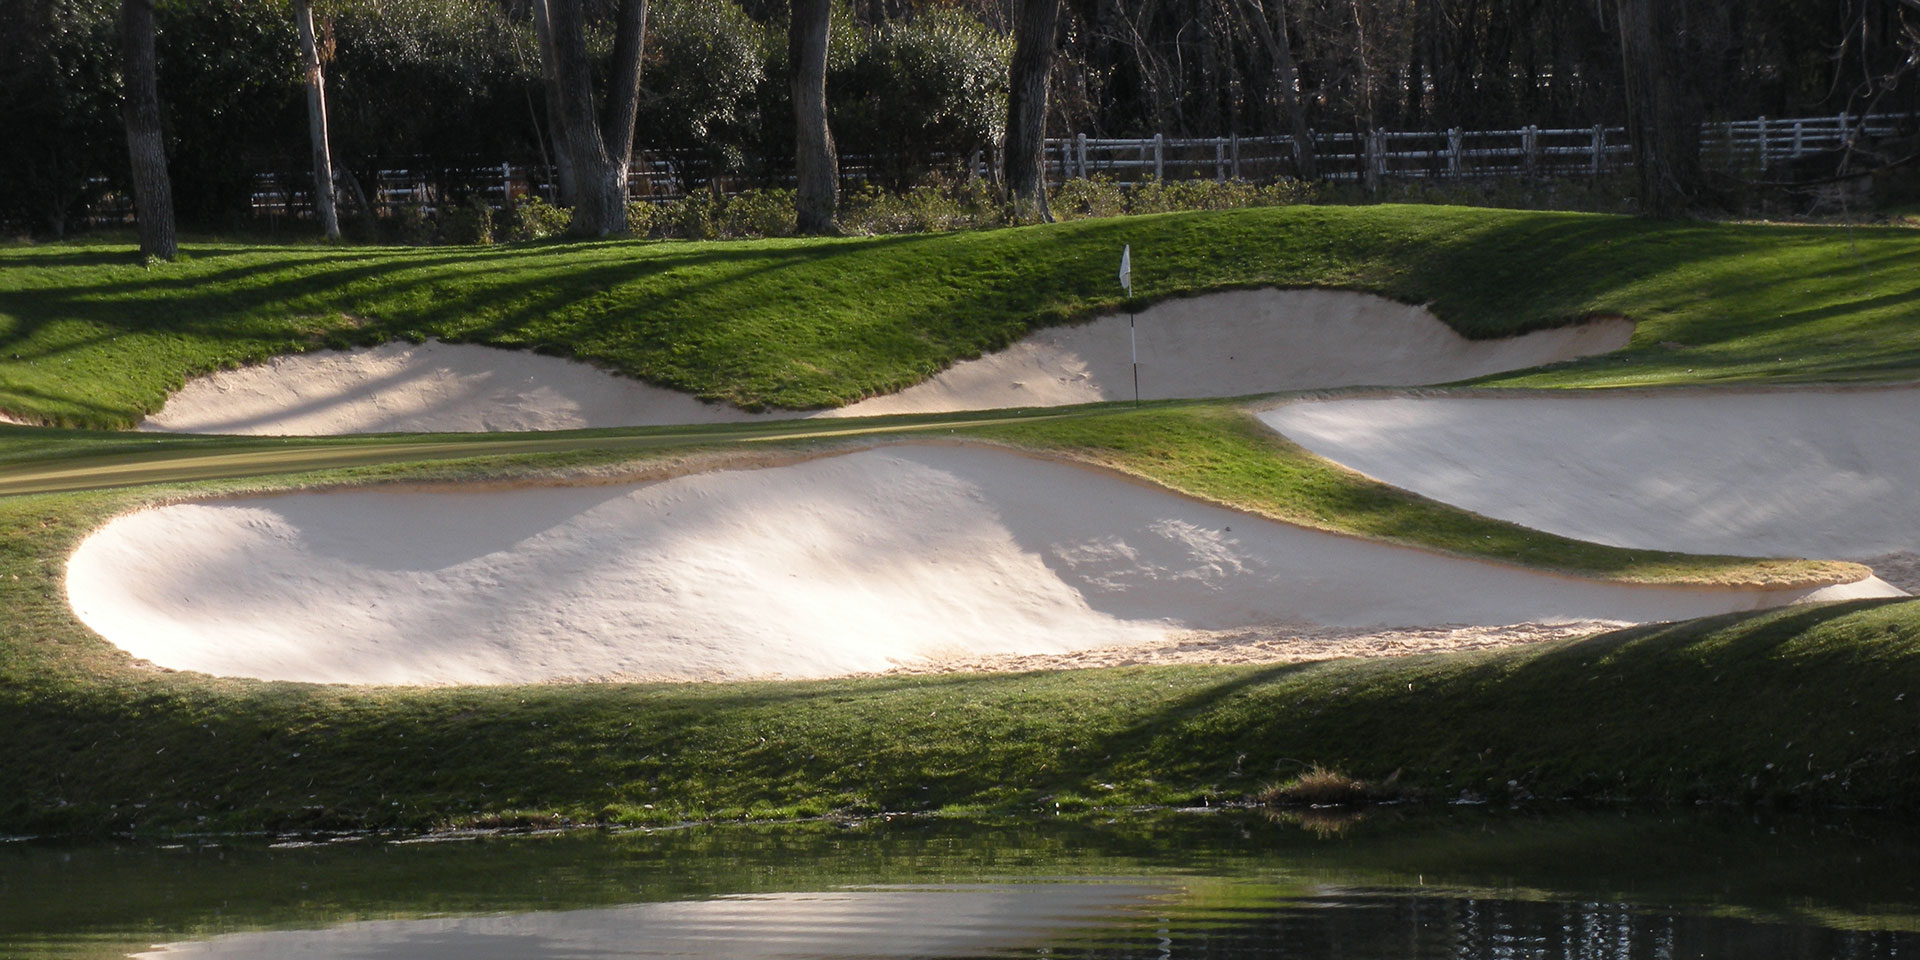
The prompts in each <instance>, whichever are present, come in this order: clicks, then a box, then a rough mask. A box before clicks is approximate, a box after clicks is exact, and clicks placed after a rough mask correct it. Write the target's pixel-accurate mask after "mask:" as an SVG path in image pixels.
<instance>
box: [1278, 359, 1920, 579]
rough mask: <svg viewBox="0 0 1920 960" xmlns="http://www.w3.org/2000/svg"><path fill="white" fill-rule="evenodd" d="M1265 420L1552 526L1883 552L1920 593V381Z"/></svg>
mask: <svg viewBox="0 0 1920 960" xmlns="http://www.w3.org/2000/svg"><path fill="white" fill-rule="evenodd" d="M1261 418H1262V419H1263V420H1265V421H1266V422H1267V423H1268V424H1269V425H1271V426H1272V427H1273V428H1274V429H1276V430H1278V431H1280V432H1281V433H1282V434H1285V435H1286V436H1287V437H1289V438H1291V439H1292V440H1294V441H1295V442H1297V443H1299V444H1301V445H1302V446H1304V447H1306V448H1307V449H1309V450H1312V451H1313V452H1315V453H1318V454H1320V455H1321V456H1324V457H1327V458H1329V459H1331V460H1335V461H1338V462H1340V463H1342V464H1345V465H1347V466H1349V467H1352V468H1353V469H1355V470H1358V471H1360V472H1362V473H1365V474H1367V475H1369V476H1372V477H1375V478H1377V479H1379V480H1382V481H1384V482H1386V483H1390V484H1393V485H1394V486H1397V487H1403V488H1405V489H1408V490H1412V491H1414V492H1416V493H1420V494H1423V495H1425V496H1428V497H1431V498H1433V499H1435V500H1442V501H1445V502H1447V503H1452V504H1456V505H1459V506H1461V507H1465V508H1466V509H1468V510H1472V511H1474V512H1476V513H1481V514H1484V515H1486V516H1490V517H1498V518H1500V519H1502V520H1510V521H1513V522H1514V523H1519V524H1523V525H1525V526H1529V527H1533V528H1535V529H1538V530H1546V531H1549V532H1552V533H1557V534H1562V535H1564V536H1569V537H1575V538H1578V539H1581V540H1589V541H1593V542H1597V543H1607V544H1614V545H1617V546H1624V547H1643V548H1650V549H1660V550H1679V551H1685V552H1689V553H1730V554H1740V555H1754V556H1805V557H1817V558H1822V559H1845V560H1861V561H1866V562H1873V561H1876V560H1877V561H1880V562H1881V563H1882V567H1883V568H1884V569H1885V571H1886V572H1888V573H1893V574H1895V575H1897V576H1899V577H1900V578H1901V579H1902V580H1905V581H1906V582H1908V583H1910V584H1913V585H1915V586H1920V583H1916V582H1915V581H1914V580H1912V579H1908V578H1909V577H1912V576H1914V574H1915V570H1914V569H1913V564H1912V563H1911V562H1910V561H1911V557H1912V555H1913V554H1915V553H1920V389H1916V388H1912V387H1901V388H1882V389H1849V390H1833V391H1814V390H1800V389H1796V390H1780V391H1772V392H1725V391H1715V392H1704V391H1674V392H1638V393H1633V394H1611V393H1597V394H1581V395H1559V396H1540V395H1537V394H1531V395H1525V396H1515V397H1428V398H1414V397H1396V398H1384V399H1347V400H1329V401H1322V402H1311V401H1308V402H1298V403H1290V404H1287V405H1285V406H1281V407H1278V408H1275V409H1272V410H1269V411H1266V412H1264V413H1262V414H1261ZM1903 557H1905V558H1906V561H1904V562H1903V560H1902V558H1903ZM1903 563H1904V565H1903ZM1877 569H1881V568H1877Z"/></svg>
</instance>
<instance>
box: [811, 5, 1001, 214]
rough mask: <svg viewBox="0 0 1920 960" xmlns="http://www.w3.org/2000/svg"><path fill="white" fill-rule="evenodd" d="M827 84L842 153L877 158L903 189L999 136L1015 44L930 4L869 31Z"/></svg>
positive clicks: (885, 176)
mask: <svg viewBox="0 0 1920 960" xmlns="http://www.w3.org/2000/svg"><path fill="white" fill-rule="evenodd" d="M865 39H866V42H865V43H864V44H863V45H861V46H859V47H858V49H857V54H856V56H855V57H854V58H853V59H852V62H851V63H849V64H848V65H847V66H846V68H845V69H843V70H837V71H836V72H835V74H834V75H833V77H831V78H830V79H829V80H828V82H827V90H828V94H827V95H828V97H829V98H830V99H831V100H832V110H833V114H832V120H833V125H834V135H835V137H836V138H837V139H839V140H840V142H841V144H842V146H843V148H844V149H846V150H848V151H849V152H853V153H866V154H872V155H873V156H875V157H876V158H884V163H886V164H887V168H886V169H885V170H884V171H882V175H883V179H884V180H885V181H886V182H887V183H889V184H890V185H892V186H895V187H900V186H905V185H907V184H909V183H911V182H913V180H914V178H915V177H916V175H917V174H919V173H920V172H921V171H925V170H929V169H934V168H937V167H940V166H942V165H943V164H944V165H945V166H948V167H952V166H954V165H955V164H956V163H958V162H959V161H961V160H963V159H965V158H966V157H967V156H968V155H969V154H971V153H972V152H973V151H975V150H983V149H986V148H987V147H989V145H991V144H992V143H994V142H996V141H997V140H999V139H1000V136H1001V130H1002V128H1003V127H1004V126H1005V123H1006V113H1007V108H1006V97H1007V94H1006V78H1007V63H1008V61H1009V59H1010V58H1011V56H1012V46H1011V44H1010V43H1008V39H1007V38H1006V37H1003V36H1000V35H997V34H995V33H994V32H993V31H992V30H989V29H987V28H986V27H985V26H984V25H982V24H981V22H980V21H979V20H978V19H977V18H975V17H973V16H971V15H969V14H968V13H966V12H964V11H963V10H961V9H958V8H951V9H949V8H942V7H937V6H935V7H928V8H925V9H923V10H922V12H921V13H920V14H919V15H918V16H915V17H913V18H912V19H910V20H893V21H888V22H887V23H885V24H883V25H881V26H879V27H876V28H874V29H872V30H870V31H869V32H868V33H867V36H866V38H865Z"/></svg>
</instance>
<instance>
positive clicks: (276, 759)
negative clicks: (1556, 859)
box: [0, 406, 1920, 832]
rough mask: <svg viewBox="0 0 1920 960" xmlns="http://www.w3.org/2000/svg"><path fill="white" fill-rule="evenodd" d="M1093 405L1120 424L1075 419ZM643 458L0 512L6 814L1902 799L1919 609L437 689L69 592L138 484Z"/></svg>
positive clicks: (1871, 607)
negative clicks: (297, 661)
mask: <svg viewBox="0 0 1920 960" xmlns="http://www.w3.org/2000/svg"><path fill="white" fill-rule="evenodd" d="M1223 416H1225V414H1223V413H1222V412H1221V411H1220V409H1219V408H1216V407H1210V406H1197V407H1194V408H1192V409H1190V410H1186V411H1185V412H1183V408H1177V407H1169V408H1167V409H1164V410H1159V411H1155V410H1151V409H1149V410H1146V411H1141V412H1140V413H1138V414H1126V415H1122V416H1110V417H1106V418H1092V417H1090V418H1088V421H1089V423H1088V424H1084V425H1081V426H1078V427H1075V428H1073V429H1072V430H1070V431H1069V430H1067V429H1066V428H1065V427H1064V426H1062V427H1060V429H1061V430H1062V431H1063V433H1064V434H1065V436H1066V437H1068V438H1071V439H1073V440H1074V441H1075V442H1076V443H1078V444H1080V445H1081V447H1082V448H1083V452H1085V451H1097V450H1100V449H1102V445H1104V447H1105V448H1106V449H1107V453H1106V454H1104V455H1105V456H1107V457H1109V458H1114V457H1119V456H1120V455H1119V454H1115V453H1113V452H1112V451H1113V450H1114V449H1118V448H1120V447H1121V446H1122V440H1121V439H1120V438H1124V437H1127V436H1134V435H1138V434H1140V433H1142V432H1143V431H1142V430H1141V427H1142V426H1143V424H1142V423H1141V422H1140V421H1138V420H1133V419H1130V418H1131V417H1149V418H1163V419H1159V420H1155V421H1154V422H1153V423H1151V424H1147V425H1149V426H1152V427H1153V429H1152V431H1151V432H1152V433H1154V434H1159V435H1164V436H1166V437H1169V438H1171V439H1169V440H1168V441H1167V442H1168V444H1169V446H1168V447H1167V448H1165V449H1163V450H1162V451H1161V453H1160V454H1159V455H1160V456H1162V457H1163V458H1166V459H1167V460H1168V461H1169V463H1170V465H1166V464H1163V465H1162V466H1163V467H1164V468H1165V469H1168V470H1179V471H1185V472H1186V473H1187V479H1186V481H1185V482H1188V483H1191V484H1194V485H1196V486H1205V485H1207V484H1210V483H1211V484H1216V485H1220V486H1222V487H1225V486H1228V485H1230V482H1231V481H1232V479H1233V477H1234V476H1235V475H1236V470H1237V468H1236V467H1235V466H1234V464H1233V455H1232V451H1231V449H1228V450H1226V452H1225V453H1221V452H1219V451H1218V450H1216V451H1215V454H1214V455H1213V459H1216V460H1219V461H1220V462H1221V465H1218V466H1213V467H1210V466H1208V465H1206V464H1202V463H1197V462H1193V461H1195V460H1198V459H1205V458H1203V457H1201V456H1200V455H1201V454H1202V453H1204V452H1205V451H1206V449H1208V448H1207V447H1206V445H1205V444H1201V445H1200V446H1197V447H1191V448H1186V449H1184V451H1183V448H1182V447H1181V445H1182V444H1199V443H1200V441H1198V440H1196V439H1194V438H1195V437H1204V436H1206V435H1208V431H1210V430H1211V431H1215V432H1219V431H1220V430H1221V427H1220V424H1219V422H1218V418H1220V417H1223ZM1182 417H1185V418H1188V421H1189V422H1188V423H1187V425H1186V426H1184V427H1183V425H1182V424H1183V421H1182V419H1181V418H1182ZM1103 419H1104V420H1106V421H1109V422H1108V424H1107V426H1106V427H1105V428H1099V427H1096V426H1094V425H1093V424H1094V423H1095V422H1096V421H1099V420H1103ZM1070 422H1072V421H1057V423H1061V424H1065V423H1070ZM1049 423H1054V421H1049ZM1231 424H1232V422H1231V421H1228V424H1227V425H1228V427H1231ZM992 429H1005V430H1013V431H1014V432H1018V431H1019V430H1026V431H1028V433H1029V435H1028V436H1026V437H1025V438H1023V439H1024V442H1026V443H1028V444H1034V443H1037V442H1038V436H1039V435H1040V434H1042V433H1043V432H1044V430H1045V427H1044V424H1043V423H1032V424H1025V425H1020V426H1019V427H1018V428H1000V427H995V428H992ZM1183 432H1184V433H1185V434H1187V436H1185V437H1182V434H1183ZM941 433H942V435H946V432H945V431H944V430H943V431H941ZM1223 435H1226V436H1231V431H1230V430H1228V431H1227V432H1225V433H1224V434H1223ZM1055 439H1056V440H1061V439H1063V438H1058V437H1057V438H1055ZM817 442H820V443H832V444H840V443H845V442H847V441H846V440H844V439H838V438H834V439H828V440H822V441H817ZM726 449H730V448H716V447H714V446H712V445H707V446H699V447H693V448H681V449H679V450H677V451H668V452H663V453H659V454H656V456H659V457H674V456H685V457H698V456H705V455H724V451H725V450H726ZM755 449H768V450H770V451H772V452H777V451H778V450H779V449H780V448H778V447H773V448H768V447H764V446H756V447H755ZM716 450H721V451H722V453H721V454H715V451H716ZM1169 451H1171V452H1169ZM633 456H634V454H633V453H632V452H631V451H619V450H611V451H610V450H604V449H600V450H596V449H590V448H589V449H581V450H577V451H572V452H570V453H565V454H555V453H552V452H544V453H539V454H527V455H500V454H493V455H490V456H488V457H485V458H478V459H467V460H460V459H452V460H446V461H443V462H439V463H435V464H430V465H425V466H420V465H395V464H375V465H367V466H362V467H356V468H352V469H348V470H335V471H332V472H328V473H324V474H314V475H305V476H302V475H292V476H286V477H281V478H276V479H272V480H258V479H252V480H248V479H242V480H225V481H206V480H201V481H196V482H194V483H191V484H184V485H160V486H148V487H141V488H135V489H127V490H103V491H82V492H74V493H62V494H46V495H34V496H16V497H10V498H6V499H4V500H0V610H3V611H5V614H4V618H3V619H0V624H3V625H4V627H5V629H4V631H0V729H5V730H7V731H8V732H9V737H8V741H7V744H6V746H5V747H4V748H0V783H5V784H8V785H9V788H8V789H7V790H5V791H0V832H102V831H140V830H145V831H173V830H193V829H223V830H244V829H260V828H275V829H285V828H294V827H303V826H305V827H323V826H324V827H402V828H412V829H419V828H430V827H437V826H447V825H459V824H491V823H515V822H526V821H536V822H540V821H547V820H552V819H568V820H573V821H580V822H599V821H604V822H615V823H654V822H671V821H679V820H684V819H734V818H741V817H785V816H794V815H807V814H824V813H830V812H835V811H844V812H852V813H872V812H877V811H883V810H887V811H892V810H929V809H931V810H949V811H976V812H977V811H993V812H1009V813H1020V812H1023V811H1030V810H1033V809H1036V808H1039V809H1045V810H1053V809H1055V808H1056V805H1057V807H1058V809H1060V810H1062V811H1068V812H1071V811H1074V810H1085V809H1090V808H1094V807H1119V806H1126V805H1130V804H1139V803H1166V804H1187V803H1198V802H1201V801H1207V802H1213V803H1218V802H1223V801H1232V800H1239V799H1244V798H1246V797H1248V796H1251V795H1254V794H1256V793H1257V792H1258V791H1259V790H1260V789H1261V788H1263V787H1264V786H1266V785H1267V784H1269V783H1271V782H1273V781H1275V780H1279V779H1282V778H1284V777H1285V776H1288V775H1290V774H1293V773H1297V772H1298V771H1299V770H1300V769H1303V768H1305V767H1307V766H1309V765H1312V764H1320V765H1323V766H1326V767H1329V768H1334V769H1339V770H1342V771H1345V772H1348V773H1350V774H1353V775H1355V776H1360V777H1364V778H1369V779H1380V778H1384V777H1386V776H1388V775H1390V774H1392V773H1393V772H1394V771H1396V770H1397V771H1401V776H1400V781H1399V782H1400V783H1402V784H1405V785H1407V786H1409V787H1412V788H1414V789H1415V790H1418V791H1420V792H1421V793H1423V794H1424V795H1426V796H1428V797H1440V798H1446V797H1453V796H1457V795H1458V794H1460V793H1461V792H1462V791H1468V792H1471V793H1474V794H1478V795H1482V796H1488V797H1493V798H1500V797H1504V796H1507V795H1510V794H1515V793H1518V792H1521V791H1524V792H1527V793H1531V794H1533V795H1537V796H1542V797H1555V796H1562V795H1568V796H1581V797H1589V798H1621V797H1624V798H1634V799H1642V800H1681V799H1712V800H1727V801H1738V800H1782V801H1786V802H1797V803H1808V804H1869V805H1892V806H1900V807H1906V806H1909V805H1910V804H1911V803H1912V800H1911V798H1912V797H1913V796H1920V793H1916V792H1915V790H1914V787H1915V782H1914V778H1915V776H1916V775H1920V766H1916V762H1915V759H1914V752H1913V750H1912V749H1911V747H1910V746H1909V745H1910V744H1911V743H1913V742H1914V741H1915V734H1916V733H1920V729H1916V726H1917V725H1920V704H1916V703H1914V702H1912V701H1913V700H1914V697H1908V696H1902V695H1903V694H1905V693H1906V692H1907V691H1908V690H1914V691H1916V692H1915V696H1920V606H1917V605H1916V604H1915V603H1912V602H1907V603H1856V604H1850V605H1845V606H1839V607H1820V608H1812V609H1790V610H1785V611H1780V612H1775V613H1770V614H1764V615H1753V616H1738V617H1723V618H1718V619H1715V620H1707V621H1698V622H1694V623H1689V624H1681V625H1675V626H1670V627H1662V628H1652V629H1644V630H1638V631H1630V632H1627V633H1623V634H1614V635H1608V636H1604V637H1598V638H1592V639H1588V640H1583V641H1578V642H1573V643H1562V644H1554V645H1549V646H1542V647H1534V648H1526V649H1514V650H1507V651H1502V652H1498V653H1491V654H1471V655H1462V656H1454V657H1427V658H1418V659H1409V660H1394V661H1372V662H1356V661H1341V662H1329V663H1320V664H1308V665H1290V666H1280V667H1167V668H1137V669H1117V670H1098V671H1077V672H1066V673H1036V674H1019V675H964V676H946V677H880V678H870V679H850V680H839V681H824V682H792V683H730V684H714V685H692V684H689V685H554V686H521V687H493V688H449V689H413V688H368V687H339V686H314V685H302V684H284V683H262V682H254V681H243V680H231V679H217V678H210V677H205V676H200V675H194V674H177V673H169V672H164V671H159V670H155V669H152V668H150V667H146V666H144V665H141V664H138V663H135V662H133V661H132V660H131V659H130V658H128V657H127V656H126V655H125V654H124V653H122V652H120V651H119V650H117V649H116V648H114V647H112V646H110V645H108V644H107V643H105V642H103V641H101V640H99V639H98V638H96V637H94V636H93V635H92V634H91V633H90V632H88V631H87V630H86V629H85V628H84V627H82V626H81V625H80V624H79V623H78V622H77V621H76V620H75V618H74V617H73V615H72V613H71V611H70V610H69V608H68V607H67V604H66V602H65V595H64V590H63V587H62V576H63V568H64V563H65V558H66V557H67V556H68V554H69V553H70V552H71V550H72V548H73V546H74V545H75V544H77V543H78V541H79V539H80V538H81V537H83V536H85V534H86V533H87V532H89V531H90V530H91V529H93V528H94V527H95V526H96V525H97V524H98V523H99V522H101V521H102V520H103V519H105V518H106V517H108V516H111V515H113V514H115V513H118V512H121V511H123V510H125V509H129V508H131V507H133V506H137V505H138V504H141V503H148V502H157V501H162V500H168V499H174V498H179V497H184V496H194V495H207V494H218V493H222V492H245V491H256V490H262V489H272V488H281V487H296V486H304V485H313V484H329V483H342V482H346V483H364V482H378V481H387V480H430V481H437V480H458V479H473V478H475V477H491V478H494V479H503V478H509V477H514V476H522V477H524V476H529V475H541V474H544V473H550V472H553V471H555V470H562V469H565V470H576V471H579V470H588V471H593V470H599V471H627V470H632V469H635V468H634V467H633V466H632V465H631V463H630V461H631V459H632V457H633ZM1122 459H1124V458H1122ZM1115 462H1120V461H1115ZM1141 464H1142V465H1141V466H1139V469H1140V470H1142V471H1143V472H1146V471H1150V470H1153V469H1157V468H1156V467H1155V466H1154V465H1153V463H1152V462H1151V461H1148V460H1142V461H1141ZM642 468H644V464H643V465H642ZM1209 471H1213V472H1214V475H1212V476H1211V477H1209ZM1196 478H1197V479H1196ZM1303 485H1305V486H1307V487H1309V488H1311V487H1312V484H1311V483H1306V484H1303ZM1296 506H1297V505H1296ZM1433 509H1440V510H1443V509H1445V508H1439V507H1437V506H1434V507H1433ZM1416 510H1417V505H1406V504H1402V505H1400V506H1398V507H1395V508H1394V509H1391V510H1386V509H1383V510H1382V511H1380V513H1381V515H1383V516H1391V515H1393V514H1394V513H1395V512H1396V511H1399V512H1400V513H1401V515H1402V516H1403V517H1406V518H1411V517H1413V516H1414V513H1411V512H1406V511H1416ZM1357 513H1360V514H1364V513H1366V511H1357ZM1480 522H1482V523H1485V522H1486V521H1480ZM1448 526H1449V524H1448V523H1447V522H1432V523H1412V524H1410V528H1411V529H1420V528H1424V527H1431V528H1433V529H1436V530H1445V529H1447V528H1448ZM1467 539H1468V540H1471V539H1472V538H1471V537H1468V538H1467ZM1509 781H1512V782H1513V785H1512V786H1509V785H1508V782H1509Z"/></svg>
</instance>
